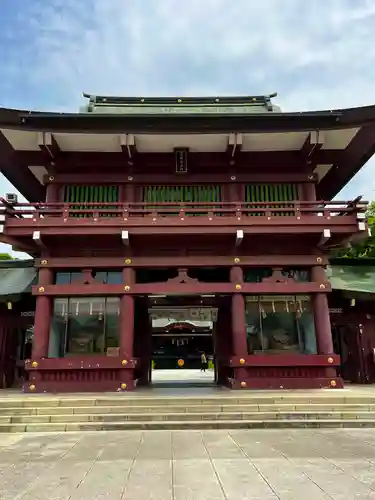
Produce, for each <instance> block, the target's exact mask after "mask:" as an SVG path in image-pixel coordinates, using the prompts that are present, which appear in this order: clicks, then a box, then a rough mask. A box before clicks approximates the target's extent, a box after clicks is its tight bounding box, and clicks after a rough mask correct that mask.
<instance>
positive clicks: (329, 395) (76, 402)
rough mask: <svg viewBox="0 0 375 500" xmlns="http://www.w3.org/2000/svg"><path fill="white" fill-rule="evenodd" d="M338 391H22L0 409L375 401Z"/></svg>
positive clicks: (4, 401)
mask: <svg viewBox="0 0 375 500" xmlns="http://www.w3.org/2000/svg"><path fill="white" fill-rule="evenodd" d="M338 393H339V391H337V392H336V391H327V392H325V393H323V394H324V396H322V395H317V396H312V395H308V396H303V395H301V396H296V395H293V396H283V397H267V396H265V397H260V396H256V395H254V396H252V395H250V396H247V397H232V396H231V397H225V398H218V397H212V396H210V397H206V398H192V397H188V398H186V397H169V398H165V397H152V398H143V397H132V396H128V395H127V394H120V395H118V396H117V397H116V396H115V397H108V398H100V397H99V398H98V397H95V398H94V397H82V398H78V397H77V398H62V397H50V396H46V397H38V396H33V395H24V396H23V397H20V398H14V399H10V398H4V399H0V409H4V408H9V407H12V408H45V407H80V406H84V407H87V406H105V407H108V406H145V407H150V406H155V405H156V406H195V405H201V406H227V405H256V406H259V405H284V404H289V405H309V404H329V405H333V406H335V405H339V404H341V405H346V404H350V405H356V404H362V405H375V397H372V396H348V395H346V396H338V395H337V394H338Z"/></svg>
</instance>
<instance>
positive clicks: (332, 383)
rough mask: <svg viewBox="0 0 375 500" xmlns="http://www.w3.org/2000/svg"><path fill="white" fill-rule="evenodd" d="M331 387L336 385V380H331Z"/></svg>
mask: <svg viewBox="0 0 375 500" xmlns="http://www.w3.org/2000/svg"><path fill="white" fill-rule="evenodd" d="M329 385H330V386H331V387H336V385H337V383H336V380H331V382H330V384H329Z"/></svg>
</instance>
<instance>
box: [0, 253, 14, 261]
mask: <svg viewBox="0 0 375 500" xmlns="http://www.w3.org/2000/svg"><path fill="white" fill-rule="evenodd" d="M0 260H15V258H14V257H12V256H11V255H9V253H0Z"/></svg>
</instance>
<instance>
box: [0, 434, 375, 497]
mask: <svg viewBox="0 0 375 500" xmlns="http://www.w3.org/2000/svg"><path fill="white" fill-rule="evenodd" d="M354 498H355V499H363V500H364V499H375V431H374V430H369V429H363V430H343V429H339V430H282V431H277V430H262V431H255V430H250V431H246V430H244V431H242V430H238V431H230V432H227V431H203V432H199V431H189V432H185V431H175V432H168V431H147V432H138V431H130V432H109V433H106V432H103V433H84V434H82V433H69V434H55V433H50V434H18V435H14V434H11V435H3V436H0V499H1V500H19V499H22V500H63V499H64V500H95V499H101V500H107V499H108V500H109V499H110V500H120V499H122V500H146V499H148V500H151V499H152V500H169V499H173V500H223V499H228V500H255V499H258V500H270V499H274V500H276V499H281V500H301V499H302V500H322V499H334V500H351V499H354Z"/></svg>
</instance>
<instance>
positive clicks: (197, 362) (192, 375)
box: [149, 296, 218, 386]
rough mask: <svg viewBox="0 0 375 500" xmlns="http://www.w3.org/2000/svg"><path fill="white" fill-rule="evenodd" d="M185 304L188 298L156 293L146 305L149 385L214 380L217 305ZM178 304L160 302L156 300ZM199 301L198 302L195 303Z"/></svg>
mask: <svg viewBox="0 0 375 500" xmlns="http://www.w3.org/2000/svg"><path fill="white" fill-rule="evenodd" d="M214 298H215V297H214V296H213V297H201V298H200V300H199V301H198V304H195V305H191V304H190V305H189V304H188V302H189V298H188V297H186V298H183V297H180V298H177V297H171V298H170V300H168V297H156V298H154V300H153V305H152V306H151V307H150V308H149V317H150V323H151V348H152V357H151V370H150V373H151V377H150V379H151V380H150V381H151V383H152V385H153V386H169V385H171V386H174V385H178V386H201V385H212V384H214V383H215V382H216V379H217V377H216V375H215V373H216V371H215V364H216V363H215V362H216V357H215V326H216V321H217V315H218V308H217V307H212V306H210V305H205V299H206V302H207V299H211V300H210V301H212V299H214ZM168 302H169V303H170V304H176V303H177V304H178V303H180V304H182V303H183V302H186V305H185V306H180V307H178V306H177V305H174V306H173V305H160V304H163V303H164V304H166V303H168ZM199 302H201V303H199Z"/></svg>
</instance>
